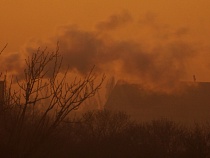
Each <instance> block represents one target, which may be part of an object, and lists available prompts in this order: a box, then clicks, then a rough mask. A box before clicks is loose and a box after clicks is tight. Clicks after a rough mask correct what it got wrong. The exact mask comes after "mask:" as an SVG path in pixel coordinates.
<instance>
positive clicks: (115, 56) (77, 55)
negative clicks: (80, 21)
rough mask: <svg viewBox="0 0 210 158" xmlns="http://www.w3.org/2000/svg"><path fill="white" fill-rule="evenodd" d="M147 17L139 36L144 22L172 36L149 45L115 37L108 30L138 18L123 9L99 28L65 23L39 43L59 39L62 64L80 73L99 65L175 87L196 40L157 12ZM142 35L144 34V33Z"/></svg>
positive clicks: (28, 49)
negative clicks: (165, 22) (185, 37)
mask: <svg viewBox="0 0 210 158" xmlns="http://www.w3.org/2000/svg"><path fill="white" fill-rule="evenodd" d="M143 19H144V20H141V21H138V22H136V24H135V25H137V26H139V28H140V29H139V30H138V31H137V32H136V36H138V34H139V36H140V33H141V31H142V30H143V31H144V29H143V25H144V27H145V25H151V26H152V27H153V28H155V29H154V30H155V32H156V33H158V34H162V35H164V36H167V37H170V38H168V39H170V40H167V41H164V42H162V41H160V39H159V38H158V40H157V41H156V43H154V42H153V44H152V45H149V44H147V42H146V41H144V40H136V39H131V38H127V39H126V38H124V39H121V38H114V37H112V35H111V34H109V33H106V31H107V30H115V31H116V32H117V31H118V28H122V29H123V27H124V26H125V24H127V25H129V24H130V25H133V24H132V23H131V22H132V21H134V20H133V17H132V16H131V15H130V14H129V13H127V12H123V13H121V14H116V15H112V16H111V17H110V18H108V20H105V21H102V22H99V23H98V24H97V25H96V29H95V31H87V30H82V29H80V28H79V27H72V26H66V27H63V29H60V33H59V35H57V36H56V37H53V38H50V39H49V40H48V41H43V42H39V43H38V44H37V46H38V45H39V46H41V47H42V48H45V46H46V45H47V46H48V47H49V49H51V48H55V46H56V42H57V41H59V46H60V53H61V54H62V56H63V63H62V64H63V65H64V66H66V65H68V66H69V68H70V70H72V71H77V72H78V73H80V74H85V73H87V72H88V71H89V70H90V68H91V67H92V66H93V65H96V71H97V72H99V73H105V74H110V75H114V76H115V77H116V78H117V79H123V80H127V81H129V82H137V83H140V84H142V85H144V86H146V87H148V88H151V89H152V88H154V89H155V88H160V87H165V88H169V87H173V86H174V85H175V84H176V83H177V82H179V81H180V80H181V79H182V78H183V76H185V75H186V71H187V70H186V67H187V66H188V62H189V61H190V60H191V59H192V58H193V57H194V56H195V54H196V49H195V47H194V46H193V45H192V44H190V43H189V42H187V41H184V40H182V39H179V37H180V36H182V35H184V34H187V32H188V29H187V28H178V29H175V30H170V28H168V27H166V26H165V25H164V27H162V26H163V25H159V24H158V23H157V22H156V21H155V17H153V16H148V15H147V16H145V18H143ZM134 23H135V22H134ZM141 25H142V26H141ZM130 28H132V26H131V27H130ZM164 28H165V29H166V31H165V32H164ZM154 30H153V32H152V34H153V33H154ZM168 30H170V31H168ZM124 31H128V30H124ZM172 32H173V33H172ZM154 38H156V37H155V36H154ZM140 39H144V37H142V36H141V38H140ZM151 40H154V39H151ZM36 49H37V48H36ZM36 49H35V48H34V47H32V46H31V45H28V46H27V47H26V52H27V54H28V55H29V54H31V53H33V52H34V51H36ZM14 58H15V59H18V58H19V57H18V56H17V57H14V56H11V57H10V58H7V59H5V62H8V61H10V60H14ZM15 61H17V60H15ZM8 68H9V69H15V68H14V67H12V65H8Z"/></svg>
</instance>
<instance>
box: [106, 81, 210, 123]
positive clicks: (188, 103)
mask: <svg viewBox="0 0 210 158" xmlns="http://www.w3.org/2000/svg"><path fill="white" fill-rule="evenodd" d="M181 85H183V87H184V90H183V91H182V92H180V93H175V94H173V93H171V94H164V93H158V92H152V91H150V92H148V91H146V90H144V89H143V88H140V86H139V85H137V84H128V83H125V82H124V83H123V82H119V83H118V84H116V86H115V87H114V89H113V91H112V93H111V95H110V97H109V99H108V101H107V103H106V105H105V107H106V108H107V109H111V110H121V111H126V112H128V113H130V114H132V115H133V116H134V117H135V118H137V119H139V120H150V119H155V118H160V117H166V118H169V119H175V120H178V121H204V120H210V82H181Z"/></svg>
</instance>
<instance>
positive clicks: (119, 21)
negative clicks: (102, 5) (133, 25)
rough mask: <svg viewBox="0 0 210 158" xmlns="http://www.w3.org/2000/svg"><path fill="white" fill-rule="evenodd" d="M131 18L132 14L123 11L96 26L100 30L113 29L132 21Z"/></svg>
mask: <svg viewBox="0 0 210 158" xmlns="http://www.w3.org/2000/svg"><path fill="white" fill-rule="evenodd" d="M132 19H133V18H132V16H131V15H130V14H129V13H128V12H127V11H124V12H122V13H121V14H115V15H112V16H110V17H109V19H108V20H107V21H102V22H100V23H98V24H97V26H96V28H97V29H98V30H101V31H105V30H113V29H117V28H119V27H121V26H122V25H125V24H128V23H130V22H132Z"/></svg>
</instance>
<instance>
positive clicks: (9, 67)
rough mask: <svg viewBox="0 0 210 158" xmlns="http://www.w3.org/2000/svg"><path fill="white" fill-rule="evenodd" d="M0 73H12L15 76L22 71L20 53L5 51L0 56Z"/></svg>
mask: <svg viewBox="0 0 210 158" xmlns="http://www.w3.org/2000/svg"><path fill="white" fill-rule="evenodd" d="M0 63H1V67H0V72H2V73H6V72H8V73H11V72H12V73H13V75H17V74H18V73H19V72H21V71H23V60H22V55H21V53H18V52H17V53H8V52H6V50H5V51H4V52H3V53H2V54H1V56H0Z"/></svg>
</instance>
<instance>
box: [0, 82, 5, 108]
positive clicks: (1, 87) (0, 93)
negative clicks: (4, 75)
mask: <svg viewBox="0 0 210 158" xmlns="http://www.w3.org/2000/svg"><path fill="white" fill-rule="evenodd" d="M4 97H5V81H0V109H1V108H2V107H3V105H4Z"/></svg>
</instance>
